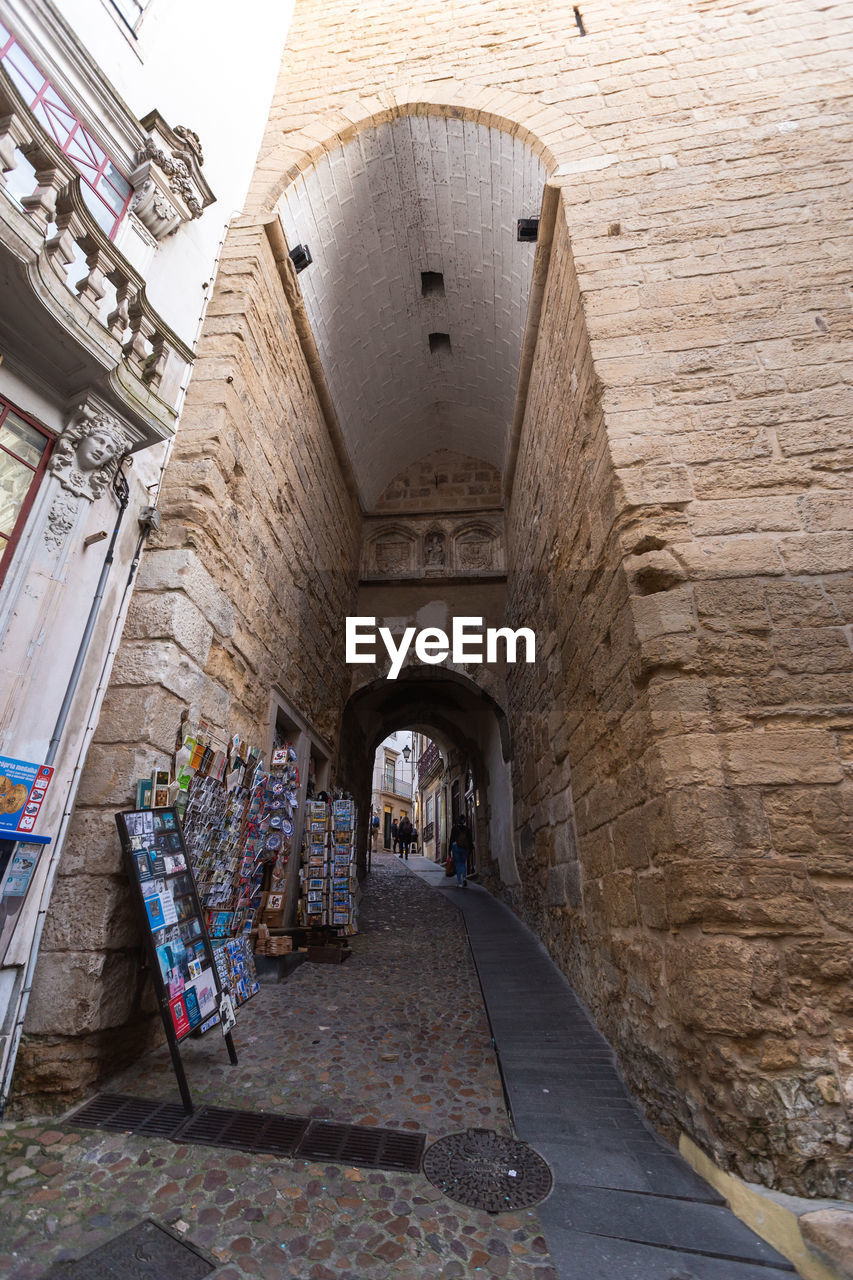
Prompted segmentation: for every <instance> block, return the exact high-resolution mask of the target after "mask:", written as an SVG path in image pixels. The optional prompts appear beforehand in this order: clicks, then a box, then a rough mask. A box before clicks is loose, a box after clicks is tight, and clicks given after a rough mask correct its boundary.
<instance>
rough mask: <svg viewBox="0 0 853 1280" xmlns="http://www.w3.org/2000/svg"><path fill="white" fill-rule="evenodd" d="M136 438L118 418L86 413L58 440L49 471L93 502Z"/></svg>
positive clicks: (67, 487)
mask: <svg viewBox="0 0 853 1280" xmlns="http://www.w3.org/2000/svg"><path fill="white" fill-rule="evenodd" d="M132 443H133V438H132V436H131V434H130V432H129V431H128V430H127V429H126V428H125V427H123V426H122V425H121V424H120V423H119V422H118V421H117V420H116V419H115V418H112V417H110V415H109V414H107V413H103V412H92V411H91V410H84V411H83V413H82V414H81V416H80V419H79V421H78V422H77V423H76V424H75V425H74V426H70V427H68V428H66V430H65V431H63V433H62V435H61V436H60V437H59V443H58V444H57V446H56V449H55V450H54V454H53V457H52V459H51V461H50V466H49V470H50V472H51V474H52V475H54V476H56V478H57V480H58V481H59V483H60V484H61V485H62V487H63V489H67V490H68V492H69V493H71V494H73V495H74V496H75V497H77V498H88V499H89V501H90V502H94V501H95V500H96V499H97V498H100V496H101V494H102V493H103V492H104V490H105V489H106V487H107V485H108V484H109V483H110V481H111V480H112V478H113V476H114V475H115V471H116V467H117V466H118V461H119V459H120V458H121V457H122V456H123V455H124V454H125V453H128V452H129V451H130V446H131V444H132Z"/></svg>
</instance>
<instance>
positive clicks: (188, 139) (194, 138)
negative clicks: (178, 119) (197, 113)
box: [174, 124, 204, 164]
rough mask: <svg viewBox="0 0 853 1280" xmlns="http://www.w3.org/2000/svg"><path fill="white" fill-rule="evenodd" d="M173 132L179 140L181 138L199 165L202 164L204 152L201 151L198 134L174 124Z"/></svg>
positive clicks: (183, 125)
mask: <svg viewBox="0 0 853 1280" xmlns="http://www.w3.org/2000/svg"><path fill="white" fill-rule="evenodd" d="M174 132H175V133H176V134H177V136H178V137H179V138H182V139H183V141H184V142H185V143H186V144H187V146H188V147H189V148H190V150H191V151H193V152H194V153H195V155H196V157H197V159H198V162H199V164H204V152H203V151H202V149H201V141H200V139H199V136H198V134H197V133H195V132H194V131H193V130H192V129H188V128H187V126H186V125H185V124H176V125H175V129H174Z"/></svg>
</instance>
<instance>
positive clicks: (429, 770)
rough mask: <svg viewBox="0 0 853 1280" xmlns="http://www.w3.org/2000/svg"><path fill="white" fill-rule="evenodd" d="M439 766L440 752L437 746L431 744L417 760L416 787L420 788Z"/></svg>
mask: <svg viewBox="0 0 853 1280" xmlns="http://www.w3.org/2000/svg"><path fill="white" fill-rule="evenodd" d="M440 765H441V752H440V751H439V749H438V744H437V743H435V742H431V743H430V744H429V746H428V747H427V749H426V751H424V752H423V753H422V755H421V756H420V758H419V759H418V786H419V787H422V786H423V785H424V783H425V782H426V780H427V779H428V778H430V777H432V775H433V774H434V773H435V772H436V769H437V768H438V767H439V766H440Z"/></svg>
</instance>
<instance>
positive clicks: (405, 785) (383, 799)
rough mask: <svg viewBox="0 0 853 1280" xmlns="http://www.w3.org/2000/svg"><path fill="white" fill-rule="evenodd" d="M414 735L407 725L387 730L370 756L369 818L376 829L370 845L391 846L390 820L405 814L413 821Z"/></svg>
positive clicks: (387, 849)
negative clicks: (372, 758) (371, 763)
mask: <svg viewBox="0 0 853 1280" xmlns="http://www.w3.org/2000/svg"><path fill="white" fill-rule="evenodd" d="M412 737H413V735H412V734H411V732H410V731H409V730H408V729H403V730H399V731H398V732H396V733H392V734H390V735H389V736H388V737H387V738H385V740H384V741H383V742H380V744H379V746H378V747H377V748H376V755H375V757H374V760H373V784H372V788H371V818H372V819H375V818H378V819H379V826H378V827H377V826H376V825H375V823H373V827H372V829H373V831H374V832H375V837H374V842H373V847H374V849H380V850H383V851H386V852H387V851H390V850H391V849H392V848H393V839H392V836H391V823H392V822H393V821H394V819H395V818H396V820H397V821H398V822H399V820H400V819H401V818H402V817H403V816H404V815H405V816H406V817H408V818H409V819H410V820H411V821H414V811H413V800H414V791H413V780H414V773H415V767H416V765H415V760H414V757H413V749H412Z"/></svg>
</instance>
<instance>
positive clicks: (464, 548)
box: [456, 529, 494, 569]
mask: <svg viewBox="0 0 853 1280" xmlns="http://www.w3.org/2000/svg"><path fill="white" fill-rule="evenodd" d="M493 541H494V540H493V538H492V537H491V535H490V534H489V533H488V531H487V530H486V529H471V530H469V532H468V533H463V534H462V535H461V537H459V538H458V539H457V542H456V558H457V562H458V565H459V568H460V569H488V568H489V566H490V565H491V563H492V543H493Z"/></svg>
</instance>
